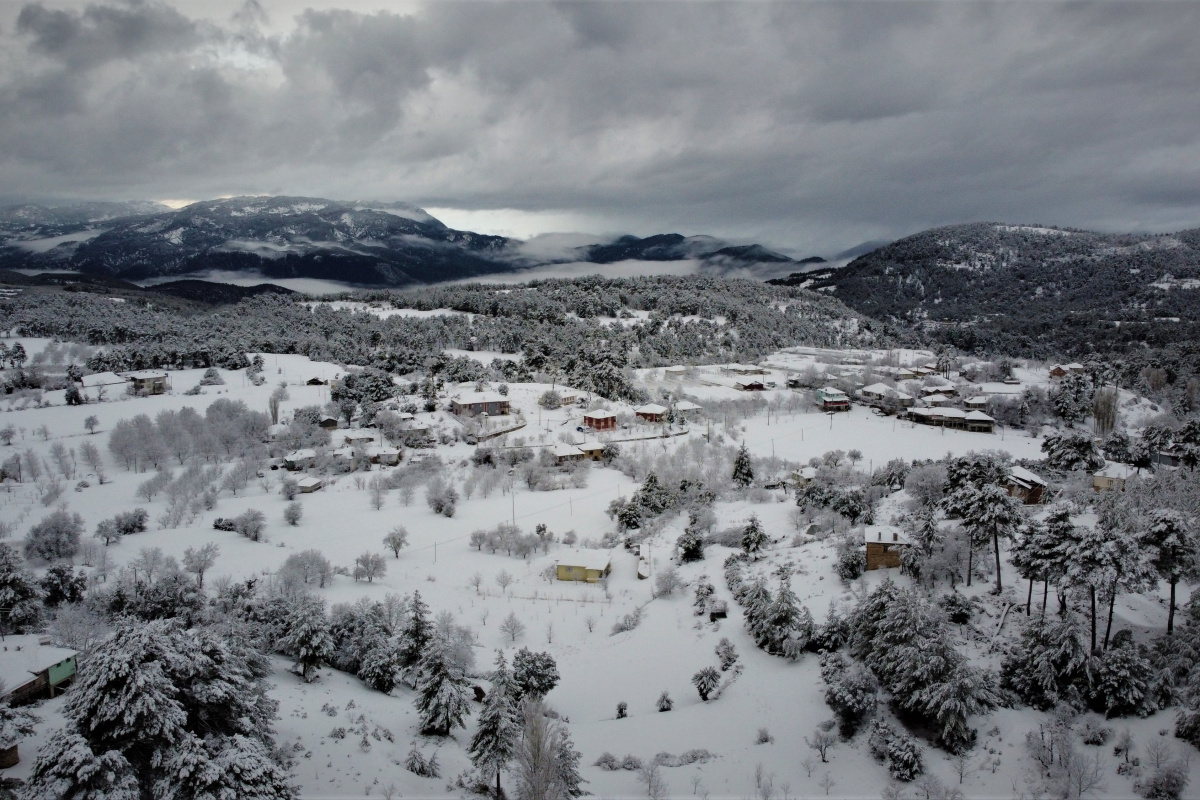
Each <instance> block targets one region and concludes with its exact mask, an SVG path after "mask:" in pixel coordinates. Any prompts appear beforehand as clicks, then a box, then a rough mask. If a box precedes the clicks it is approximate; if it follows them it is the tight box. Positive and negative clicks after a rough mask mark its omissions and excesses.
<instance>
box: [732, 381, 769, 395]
mask: <svg viewBox="0 0 1200 800" xmlns="http://www.w3.org/2000/svg"><path fill="white" fill-rule="evenodd" d="M733 388H735V389H737V390H738V391H739V392H762V391H766V388H767V387H766V384H764V383H763V382H762V381H760V380H755V379H754V378H738V379H737V380H735V381H734V382H733Z"/></svg>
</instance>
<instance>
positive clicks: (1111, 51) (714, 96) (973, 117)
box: [0, 0, 1200, 256]
mask: <svg viewBox="0 0 1200 800" xmlns="http://www.w3.org/2000/svg"><path fill="white" fill-rule="evenodd" d="M1197 34H1200V4H1195V3H1183V2H1180V3H1167V2H1156V3H1130V4H1126V3H1121V2H1108V3H1072V4H1061V3H1054V2H1020V3H1016V2H1009V3H989V2H955V3H937V2H903V0H899V1H897V2H886V3H874V2H867V1H865V0H864V1H863V2H826V3H804V2H786V3H778V4H774V3H768V2H753V3H752V2H744V3H716V2H703V3H701V2H695V3H691V2H645V3H641V2H638V3H634V2H560V3H517V2H499V1H496V2H457V1H454V2H447V1H445V0H441V1H437V2H425V3H422V2H378V0H375V1H372V0H319V1H318V0H314V1H313V2H303V1H302V0H257V1H255V0H250V2H245V1H244V0H204V2H200V0H190V1H188V2H185V1H184V0H174V2H172V1H171V0H165V1H164V2H157V1H154V0H97V1H96V2H80V1H79V0H63V1H62V2H57V1H55V0H46V1H45V2H39V3H22V2H19V0H5V2H3V3H0V201H8V202H17V201H28V200H65V199H157V200H163V201H172V202H173V203H174V204H180V203H183V202H186V201H188V200H198V199H210V198H214V197H222V196H230V195H243V194H288V195H308V196H317V197H326V198H333V199H341V200H389V201H390V200H403V201H406V202H411V203H415V204H417V205H420V206H422V207H425V208H427V209H430V210H431V211H432V212H433V213H435V215H437V216H439V218H441V219H443V221H445V222H447V223H448V224H451V225H453V226H455V227H462V228H467V229H474V230H481V231H483V232H489V233H504V234H509V235H517V236H521V237H527V236H532V235H535V234H538V233H545V232H548V231H560V232H567V231H574V232H583V233H589V234H610V233H618V232H622V233H623V232H628V233H634V234H638V235H649V234H653V233H663V232H678V233H683V234H688V235H690V234H709V235H714V236H720V237H724V238H728V239H731V240H735V241H757V242H762V243H764V244H766V245H768V246H771V247H774V248H776V249H779V250H782V251H783V252H786V253H789V254H792V255H797V256H803V255H811V254H821V255H826V256H828V255H831V254H832V253H834V252H836V251H837V250H839V249H843V248H846V247H850V246H853V245H855V244H857V243H859V242H862V241H865V240H875V239H894V238H898V237H900V236H903V235H905V234H908V233H914V232H916V231H919V230H923V229H925V228H929V227H932V226H936V225H943V224H952V223H957V222H970V221H980V220H991V221H998V222H1011V223H1037V224H1052V225H1067V226H1074V227H1082V228H1089V229H1097V230H1106V231H1170V230H1178V229H1182V228H1189V227H1196V226H1198V225H1200V214H1198V212H1200V124H1197V123H1198V122H1200V92H1197V91H1196V76H1197V75H1200V47H1197V46H1196V38H1197Z"/></svg>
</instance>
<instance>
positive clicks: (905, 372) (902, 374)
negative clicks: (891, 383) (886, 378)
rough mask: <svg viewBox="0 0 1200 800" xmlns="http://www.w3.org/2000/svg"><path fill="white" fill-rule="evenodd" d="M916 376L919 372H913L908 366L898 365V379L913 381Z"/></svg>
mask: <svg viewBox="0 0 1200 800" xmlns="http://www.w3.org/2000/svg"><path fill="white" fill-rule="evenodd" d="M915 377H917V373H915V372H913V371H912V370H911V369H909V368H908V367H896V380H898V381H911V380H912V379H913V378H915Z"/></svg>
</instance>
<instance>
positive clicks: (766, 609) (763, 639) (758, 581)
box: [741, 577, 773, 647]
mask: <svg viewBox="0 0 1200 800" xmlns="http://www.w3.org/2000/svg"><path fill="white" fill-rule="evenodd" d="M743 586H745V587H746V591H745V594H744V595H743V596H742V600H741V603H742V615H743V616H744V617H745V619H746V632H747V633H749V634H750V638H751V639H753V640H754V643H755V644H756V645H758V646H759V647H766V646H767V644H768V643H769V642H770V641H771V631H770V628H769V618H768V616H767V615H768V614H769V613H770V609H771V604H772V600H773V598H772V597H771V590H770V589H768V588H767V584H766V582H765V581H763V579H762V578H761V577H756V578H754V579H753V580H751V581H747V582H746V583H744V584H743Z"/></svg>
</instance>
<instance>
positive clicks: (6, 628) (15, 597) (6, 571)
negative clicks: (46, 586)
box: [0, 543, 42, 634]
mask: <svg viewBox="0 0 1200 800" xmlns="http://www.w3.org/2000/svg"><path fill="white" fill-rule="evenodd" d="M22 564H23V559H22V558H21V556H20V555H19V554H18V553H17V551H16V548H14V547H13V546H12V545H9V544H3V543H0V623H2V628H3V631H2V632H3V633H6V634H8V633H24V632H25V631H27V630H29V629H30V628H33V627H34V626H36V625H37V624H38V622H39V621H41V618H42V590H41V588H40V587H39V586H38V584H37V582H36V581H35V580H34V578H33V576H32V575H31V574H29V572H28V571H26V570H25V569H24V568H23V566H22Z"/></svg>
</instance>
